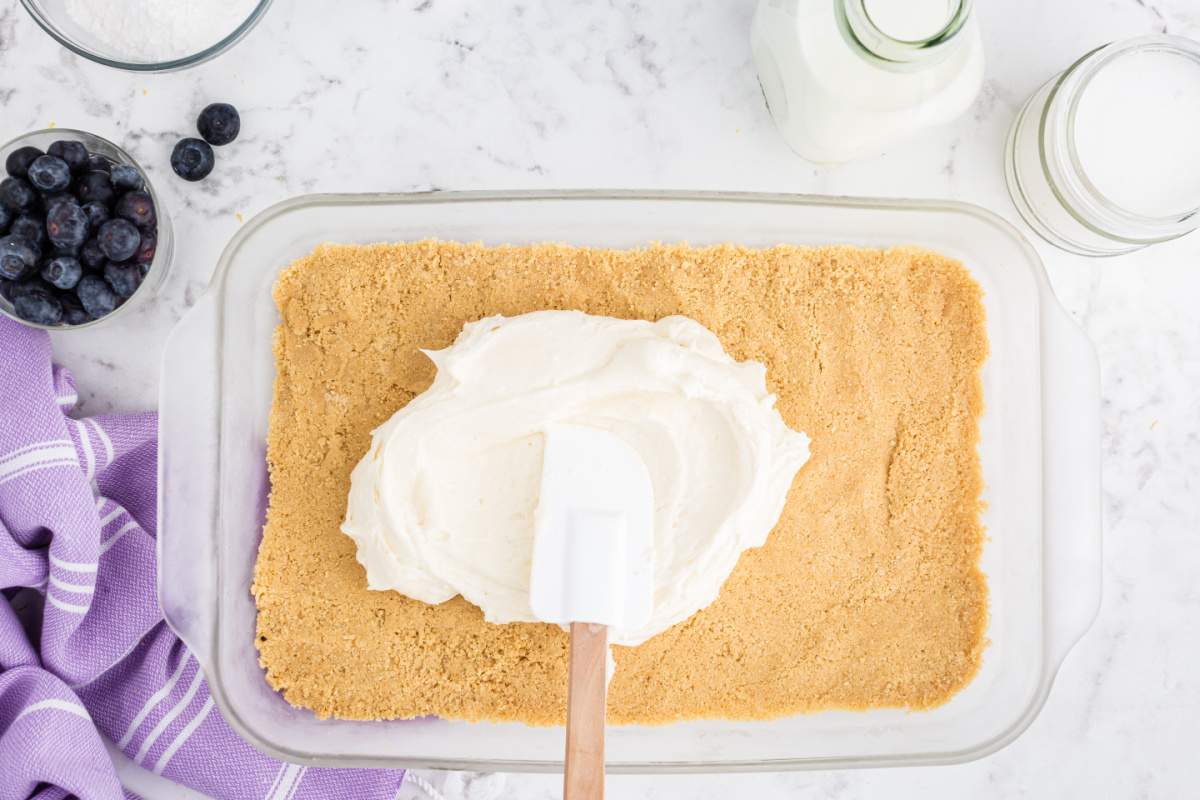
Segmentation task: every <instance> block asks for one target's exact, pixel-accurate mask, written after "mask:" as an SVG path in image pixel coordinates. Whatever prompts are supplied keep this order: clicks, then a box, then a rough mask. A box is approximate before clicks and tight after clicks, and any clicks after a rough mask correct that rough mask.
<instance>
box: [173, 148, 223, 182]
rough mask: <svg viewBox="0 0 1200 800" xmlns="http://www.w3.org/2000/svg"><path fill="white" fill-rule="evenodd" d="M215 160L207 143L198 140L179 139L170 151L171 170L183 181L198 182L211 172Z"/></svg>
mask: <svg viewBox="0 0 1200 800" xmlns="http://www.w3.org/2000/svg"><path fill="white" fill-rule="evenodd" d="M214 163H216V158H215V156H213V150H212V148H211V147H209V146H208V142H205V141H201V140H200V139H180V140H179V143H178V144H177V145H175V149H174V150H172V151H171V169H173V170H175V174H176V175H178V176H179V177H181V178H183V179H184V180H185V181H199V180H203V179H204V178H206V177H208V173H210V172H212V169H213V164H214Z"/></svg>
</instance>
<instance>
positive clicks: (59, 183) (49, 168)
mask: <svg viewBox="0 0 1200 800" xmlns="http://www.w3.org/2000/svg"><path fill="white" fill-rule="evenodd" d="M29 182H30V183H32V184H33V186H34V188H35V189H37V190H39V191H42V192H64V191H66V190H67V187H69V186H70V185H71V167H70V166H68V165H67V162H65V161H63V160H62V159H61V158H59V157H58V156H38V157H37V159H36V160H35V161H34V162H33V163H32V164H30V165H29Z"/></svg>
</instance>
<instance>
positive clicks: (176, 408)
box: [158, 294, 219, 665]
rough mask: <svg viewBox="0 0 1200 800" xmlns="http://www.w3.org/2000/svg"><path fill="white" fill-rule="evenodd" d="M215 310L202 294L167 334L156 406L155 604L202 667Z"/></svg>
mask: <svg viewBox="0 0 1200 800" xmlns="http://www.w3.org/2000/svg"><path fill="white" fill-rule="evenodd" d="M216 314H217V304H216V300H215V298H214V297H213V296H212V295H211V294H208V295H205V296H204V297H202V298H201V299H200V301H199V302H197V303H196V305H195V306H194V307H193V308H192V309H191V310H190V311H189V312H188V313H187V314H186V315H185V316H184V318H183V319H182V320H181V321H180V322H179V324H178V325H176V326H175V328H174V330H172V331H171V334H170V335H169V336H168V337H167V343H166V347H165V350H164V353H163V369H162V385H161V386H160V387H159V408H158V602H159V605H160V606H161V607H162V611H163V616H164V617H166V620H167V624H168V625H170V626H171V628H172V629H173V630H174V631H175V633H177V634H178V635H179V637H180V638H181V639H183V641H184V643H185V644H187V646H188V647H189V648H190V649H191V650H192V652H193V653H195V655H196V657H197V658H198V659H199V660H200V663H201V664H205V665H207V664H208V663H210V657H211V656H212V654H213V653H214V652H215V647H214V644H215V641H216V624H215V623H216V607H215V598H216V588H215V587H216V585H217V561H216V559H217V548H216V535H217V525H218V516H217V393H218V391H219V387H218V386H217V385H216V384H215V383H214V381H213V380H212V376H214V375H218V374H219V373H218V372H217V368H216V344H217V342H216V325H215V322H216Z"/></svg>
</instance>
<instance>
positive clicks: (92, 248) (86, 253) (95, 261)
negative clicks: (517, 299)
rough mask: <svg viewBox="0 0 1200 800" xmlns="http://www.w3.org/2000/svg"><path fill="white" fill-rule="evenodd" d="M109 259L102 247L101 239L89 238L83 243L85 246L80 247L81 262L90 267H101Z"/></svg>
mask: <svg viewBox="0 0 1200 800" xmlns="http://www.w3.org/2000/svg"><path fill="white" fill-rule="evenodd" d="M107 260H108V259H106V258H105V257H104V251H103V250H101V249H100V240H99V239H88V240H87V241H86V242H84V243H83V247H81V248H79V263H81V264H83V265H84V266H85V267H87V268H88V269H100V268H101V267H103V266H104V262H105V261H107Z"/></svg>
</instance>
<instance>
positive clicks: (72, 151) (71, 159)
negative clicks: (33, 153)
mask: <svg viewBox="0 0 1200 800" xmlns="http://www.w3.org/2000/svg"><path fill="white" fill-rule="evenodd" d="M46 152H47V153H49V154H50V155H52V156H58V157H59V158H61V159H62V160H63V161H65V162H67V166H69V167H70V168H71V172H83V171H84V170H85V169H87V165H88V151H87V148H86V147H84V146H83V142H72V141H69V140H67V139H59V140H58V141H57V142H55V143H54V144H52V145H50V146H49V147H47V148H46Z"/></svg>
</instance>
